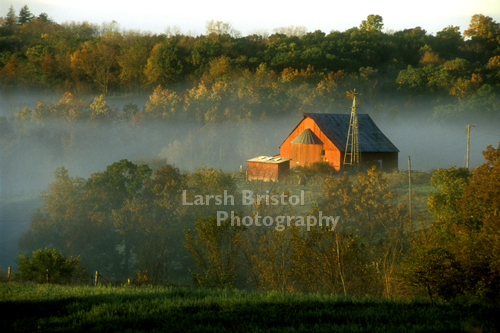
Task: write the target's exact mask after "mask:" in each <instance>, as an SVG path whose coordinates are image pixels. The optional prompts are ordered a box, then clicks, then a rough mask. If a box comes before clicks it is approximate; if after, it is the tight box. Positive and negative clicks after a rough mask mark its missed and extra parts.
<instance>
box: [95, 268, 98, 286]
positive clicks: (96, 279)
mask: <svg viewBox="0 0 500 333" xmlns="http://www.w3.org/2000/svg"><path fill="white" fill-rule="evenodd" d="M98 280H99V271H95V282H94V287H97V282H98Z"/></svg>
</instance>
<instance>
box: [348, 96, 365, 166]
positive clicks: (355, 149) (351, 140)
mask: <svg viewBox="0 0 500 333" xmlns="http://www.w3.org/2000/svg"><path fill="white" fill-rule="evenodd" d="M356 95H357V93H356V89H354V90H353V91H351V92H349V91H348V92H347V97H352V107H351V119H350V121H349V131H348V133H347V142H346V145H345V153H344V165H350V166H351V169H352V168H353V166H354V167H357V166H359V165H360V163H361V154H360V153H359V137H358V116H357V114H356Z"/></svg>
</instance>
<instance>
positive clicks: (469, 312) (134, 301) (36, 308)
mask: <svg viewBox="0 0 500 333" xmlns="http://www.w3.org/2000/svg"><path fill="white" fill-rule="evenodd" d="M0 313H1V315H0V317H1V320H0V327H1V328H2V329H1V330H0V331H2V332H499V331H500V324H499V321H498V314H499V313H500V312H499V308H498V307H496V308H495V307H491V306H487V305H480V304H473V305H464V304H430V303H429V302H424V301H412V302H406V301H390V300H375V299H355V298H346V297H339V296H327V295H298V294H289V293H281V292H246V291H233V290H231V291H230V290H203V289H188V288H179V287H129V286H127V287H109V288H104V287H97V288H93V287H71V286H58V285H37V284H31V283H27V284H21V283H15V282H10V283H0Z"/></svg>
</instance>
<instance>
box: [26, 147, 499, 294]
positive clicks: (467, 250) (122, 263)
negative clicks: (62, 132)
mask: <svg viewBox="0 0 500 333" xmlns="http://www.w3.org/2000/svg"><path fill="white" fill-rule="evenodd" d="M483 155H484V157H485V160H486V161H485V163H484V164H482V165H480V166H479V167H478V168H476V170H475V171H474V172H472V173H469V171H468V170H467V169H466V168H455V167H454V166H453V167H450V168H449V169H440V170H437V171H435V172H434V173H433V174H432V176H431V185H432V186H433V187H434V188H435V190H434V191H432V192H430V193H429V196H428V200H427V207H428V209H429V212H430V213H432V221H431V223H429V221H425V219H422V218H419V220H420V222H421V223H422V225H419V223H416V219H415V217H413V218H414V220H413V221H411V220H410V219H409V216H408V214H407V207H406V205H399V206H398V205H396V204H395V202H396V201H395V197H394V195H395V193H394V192H393V191H392V190H391V188H390V187H389V182H388V178H387V176H386V175H384V174H382V173H381V172H380V171H378V170H376V168H375V167H374V168H372V169H369V170H367V172H366V173H359V174H357V175H355V176H347V175H343V176H341V177H338V176H337V177H332V176H324V177H322V178H321V179H322V180H321V186H320V187H321V198H320V199H319V200H317V201H316V202H315V203H314V204H313V205H312V206H310V208H308V211H307V212H305V211H300V210H299V209H298V207H296V206H293V205H283V203H282V202H280V203H279V204H277V205H276V204H273V203H272V202H271V201H270V202H266V201H265V200H262V201H260V202H258V201H257V200H256V196H255V194H267V195H279V196H283V197H284V198H288V197H289V196H291V195H293V194H297V193H293V192H292V191H293V190H294V189H295V188H294V187H293V186H291V187H289V188H290V190H287V189H279V188H277V187H274V189H273V188H272V187H269V186H260V187H259V186H258V184H257V185H256V184H255V183H251V182H250V183H248V182H243V183H242V182H241V181H238V177H236V176H235V175H234V174H231V173H227V172H223V171H217V170H214V169H213V168H206V167H202V168H199V169H196V170H195V171H194V172H192V173H188V172H181V171H179V169H176V168H174V167H172V166H170V165H163V166H162V167H161V168H160V169H158V170H157V171H156V172H154V174H153V172H152V170H151V169H150V168H149V167H148V166H147V165H136V164H134V163H132V162H129V161H127V160H122V161H120V162H116V163H113V164H111V165H109V166H108V167H107V168H106V170H105V171H103V172H98V173H96V174H93V175H91V177H90V178H88V179H82V178H79V177H70V176H69V174H68V171H67V170H66V169H64V168H59V169H57V171H56V173H55V180H54V182H53V183H52V184H51V185H50V190H49V191H48V192H44V193H42V198H43V200H44V206H43V207H41V208H39V209H37V211H36V212H35V213H33V215H32V219H31V223H30V228H29V230H28V231H27V232H26V233H25V234H24V235H23V237H22V239H21V240H20V247H21V249H22V250H24V251H27V252H29V251H35V250H36V251H38V252H40V251H42V250H39V249H43V248H44V247H46V246H52V247H56V248H58V249H60V250H61V251H62V252H63V253H65V254H66V255H69V256H70V257H69V259H68V260H69V261H68V262H67V265H70V266H71V265H73V266H75V265H76V263H79V262H80V261H81V262H82V263H83V264H85V265H86V266H87V268H89V269H90V270H91V271H94V270H96V269H99V271H100V272H103V274H105V276H107V277H113V278H117V279H123V278H126V277H130V276H133V275H134V274H135V273H136V272H137V273H138V278H140V279H141V281H143V283H167V282H172V281H183V282H187V283H190V284H193V285H195V286H201V287H209V288H254V289H259V290H280V291H290V292H301V293H302V292H313V293H316V292H319V293H331V294H344V295H360V296H367V295H370V296H375V297H390V298H394V297H414V296H419V297H429V298H430V299H431V300H436V299H441V300H446V301H451V300H462V301H474V300H483V301H487V302H497V301H499V299H498V295H499V290H500V267H499V266H498V262H499V260H498V259H499V258H498V254H499V253H500V251H499V250H500V249H499V246H500V233H499V231H500V230H499V226H498V211H499V203H498V198H499V197H500V193H499V192H498V191H499V189H500V184H499V180H500V175H499V172H500V160H499V158H500V146H499V147H498V148H493V147H491V146H488V148H487V150H486V151H484V152H483ZM287 186H289V185H287ZM249 188H251V189H253V190H254V191H255V192H254V193H255V194H254V196H253V198H254V202H253V205H250V206H245V205H242V200H240V198H241V190H242V189H249ZM266 189H267V190H266ZM224 190H225V191H226V192H224ZM223 193H224V195H226V194H227V195H228V196H229V195H232V196H234V199H235V200H234V201H233V202H230V201H228V202H225V203H224V204H223V205H218V204H217V202H216V200H212V201H211V202H210V201H209V202H208V203H207V202H205V204H204V205H185V204H183V203H184V202H193V201H195V199H196V198H197V196H198V198H199V196H202V197H203V198H206V195H215V194H216V195H222V194H223ZM220 210H225V211H233V215H236V216H238V217H239V218H240V221H241V218H242V216H250V217H251V218H252V219H254V220H256V219H257V216H260V217H261V221H262V217H264V216H269V217H272V218H273V220H275V221H277V220H278V217H279V216H296V217H297V216H303V217H306V216H318V212H319V211H321V212H322V213H323V215H328V216H339V222H338V224H337V225H336V227H335V228H334V229H333V230H332V228H331V225H330V226H326V225H324V224H323V225H322V226H320V225H319V223H318V224H316V225H314V226H313V227H312V228H308V227H307V226H306V223H305V221H306V218H304V219H303V220H302V221H301V220H300V219H295V220H292V221H291V222H290V223H289V224H287V223H286V222H285V223H284V224H283V226H284V227H283V228H278V227H277V225H276V224H271V225H269V224H267V226H266V225H265V224H261V225H257V223H253V224H250V225H249V224H248V223H246V224H244V223H241V224H239V225H238V224H237V223H232V222H231V219H230V218H228V219H227V220H225V221H221V220H218V214H217V213H216V212H217V211H220ZM229 216H231V214H229ZM46 251H49V252H47V253H49V254H50V253H52V252H50V251H51V250H50V249H47V250H46ZM52 251H53V250H52ZM38 252H37V258H38V257H41V258H43V256H42V254H43V252H40V253H38ZM56 254H58V256H55V257H57V258H59V259H58V260H61V259H60V254H59V252H58V253H56ZM34 258H35V257H34ZM75 258H77V259H75ZM19 260H20V263H22V266H21V267H22V268H23V269H24V270H26V271H27V273H25V276H27V277H28V278H32V277H33V276H34V277H35V278H39V276H36V274H35V275H34V273H33V270H28V268H27V267H31V266H29V265H28V261H29V259H28V258H27V257H26V256H25V255H24V254H21V255H20V259H19ZM33 260H35V259H33ZM36 260H37V261H39V260H41V259H36ZM73 266H71V267H73ZM74 269H75V270H76V268H74ZM77 272H79V274H81V269H79V270H77ZM41 276H42V280H43V279H44V278H45V270H42V275H41ZM66 278H68V277H66Z"/></svg>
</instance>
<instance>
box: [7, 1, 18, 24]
mask: <svg viewBox="0 0 500 333" xmlns="http://www.w3.org/2000/svg"><path fill="white" fill-rule="evenodd" d="M16 23H17V17H16V12H15V11H14V6H10V9H9V12H8V13H7V18H6V20H5V25H6V26H8V27H10V28H12V27H14V26H15V25H16Z"/></svg>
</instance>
